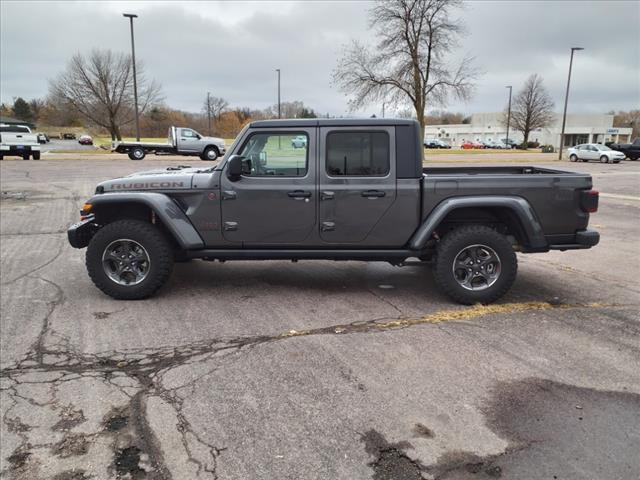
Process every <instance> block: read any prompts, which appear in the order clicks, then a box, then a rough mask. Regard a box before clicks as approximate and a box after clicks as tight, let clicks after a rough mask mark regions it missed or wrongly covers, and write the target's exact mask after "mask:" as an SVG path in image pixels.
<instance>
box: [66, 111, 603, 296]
mask: <svg viewBox="0 0 640 480" xmlns="http://www.w3.org/2000/svg"><path fill="white" fill-rule="evenodd" d="M300 137H306V139H307V141H306V142H305V144H304V146H298V145H296V146H294V145H293V144H292V140H293V139H296V138H300ZM293 143H295V142H293ZM299 143H300V144H302V143H303V142H299ZM422 157H423V150H422V139H421V138H420V129H419V126H418V124H417V123H416V122H414V121H411V120H393V119H366V120H352V119H345V120H340V119H338V120H318V119H312V120H265V121H257V122H253V123H251V124H249V125H247V126H246V127H245V128H244V130H242V132H240V134H239V135H238V137H237V138H236V140H235V141H234V143H233V145H232V146H231V147H230V149H229V152H228V153H227V156H225V157H224V158H223V159H222V160H221V161H220V162H218V163H217V164H215V165H213V166H210V167H208V168H191V167H186V166H177V167H168V168H166V169H164V170H158V171H150V172H143V173H138V174H133V175H130V176H127V177H123V178H117V179H114V180H108V181H105V182H102V183H100V184H99V185H98V187H97V188H96V192H95V195H94V196H93V197H92V198H91V199H89V200H88V201H87V203H85V205H84V207H83V208H82V211H81V222H80V223H78V224H76V225H73V226H72V227H71V228H69V230H68V238H69V242H70V243H71V245H72V246H73V247H75V248H84V247H87V246H88V249H87V253H86V265H87V270H88V272H89V276H90V277H91V279H92V280H93V282H94V283H95V285H96V286H97V287H98V288H99V289H101V290H102V291H103V292H104V293H106V294H107V295H110V296H112V297H114V298H117V299H138V298H144V297H148V296H150V295H152V294H153V293H154V292H156V290H158V289H159V288H160V287H161V286H162V285H163V284H164V283H165V282H166V280H167V279H168V277H169V275H170V273H171V270H172V266H173V263H174V261H186V260H190V259H194V258H199V259H204V260H218V261H227V260H271V259H278V260H292V261H297V260H311V259H324V260H364V261H385V262H389V263H391V264H394V265H403V264H405V263H409V262H407V261H408V260H411V259H413V260H411V262H410V263H415V262H416V261H422V262H432V263H433V264H434V268H433V269H434V275H435V280H436V283H437V285H438V286H439V287H440V288H441V289H442V291H443V292H444V293H445V294H447V295H449V296H450V297H451V298H452V299H454V300H456V301H458V302H461V303H465V304H471V303H476V302H482V303H486V302H491V301H494V300H496V299H498V298H500V297H501V296H502V295H503V294H504V293H505V292H507V290H508V289H509V288H510V287H511V285H512V283H513V282H514V280H515V277H516V271H517V259H516V252H523V253H533V252H546V251H549V250H552V249H553V250H570V249H582V248H590V247H592V246H594V245H596V244H597V243H598V241H599V238H600V237H599V234H598V233H597V232H595V231H593V230H589V229H587V224H588V223H589V213H591V212H595V211H596V210H597V207H598V192H596V191H594V190H592V189H591V187H592V181H591V176H589V175H586V174H582V173H574V172H564V171H560V170H551V169H546V168H537V167H530V166H524V167H516V166H498V167H486V168H485V167H446V168H423V165H422V161H423V158H422Z"/></svg>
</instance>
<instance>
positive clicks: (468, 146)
mask: <svg viewBox="0 0 640 480" xmlns="http://www.w3.org/2000/svg"><path fill="white" fill-rule="evenodd" d="M460 148H462V149H464V150H470V149H472V148H475V147H474V146H473V142H469V141H467V142H464V143H463V144H462V145H460Z"/></svg>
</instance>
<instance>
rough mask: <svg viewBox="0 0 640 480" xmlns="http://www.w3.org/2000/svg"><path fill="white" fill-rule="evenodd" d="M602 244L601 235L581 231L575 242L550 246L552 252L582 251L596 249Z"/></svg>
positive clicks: (593, 231) (588, 230) (577, 234)
mask: <svg viewBox="0 0 640 480" xmlns="http://www.w3.org/2000/svg"><path fill="white" fill-rule="evenodd" d="M599 242H600V234H599V233H598V232H596V231H595V230H590V229H588V228H587V229H586V230H579V231H577V232H576V235H575V237H574V240H573V242H571V243H559V244H554V245H549V249H550V250H582V249H585V248H591V247H595V246H596V245H597V244H598V243H599Z"/></svg>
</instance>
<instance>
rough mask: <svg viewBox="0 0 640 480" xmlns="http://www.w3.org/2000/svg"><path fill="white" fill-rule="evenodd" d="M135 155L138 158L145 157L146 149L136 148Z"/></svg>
mask: <svg viewBox="0 0 640 480" xmlns="http://www.w3.org/2000/svg"><path fill="white" fill-rule="evenodd" d="M133 156H134V157H136V158H137V159H141V158H142V157H144V150H142V149H141V148H136V149H134V150H133Z"/></svg>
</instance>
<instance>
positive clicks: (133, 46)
mask: <svg viewBox="0 0 640 480" xmlns="http://www.w3.org/2000/svg"><path fill="white" fill-rule="evenodd" d="M122 16H123V17H127V18H128V19H129V25H130V26H131V60H132V62H133V100H134V102H135V108H136V140H137V141H138V142H139V141H140V118H139V116H138V80H137V78H136V44H135V42H134V40H133V19H134V18H138V15H135V14H133V13H123V14H122Z"/></svg>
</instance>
